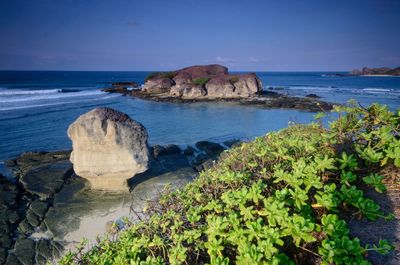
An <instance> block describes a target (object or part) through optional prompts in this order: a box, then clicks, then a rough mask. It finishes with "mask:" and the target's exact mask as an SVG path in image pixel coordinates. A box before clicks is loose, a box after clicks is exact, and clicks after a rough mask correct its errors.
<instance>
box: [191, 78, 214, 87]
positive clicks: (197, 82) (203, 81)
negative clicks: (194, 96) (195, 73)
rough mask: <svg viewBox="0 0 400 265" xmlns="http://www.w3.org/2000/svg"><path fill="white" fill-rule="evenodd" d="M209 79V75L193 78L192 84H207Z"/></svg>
mask: <svg viewBox="0 0 400 265" xmlns="http://www.w3.org/2000/svg"><path fill="white" fill-rule="evenodd" d="M210 79H211V78H209V77H203V78H197V79H195V80H193V84H195V85H196V86H204V85H205V84H207V82H208V81H210Z"/></svg>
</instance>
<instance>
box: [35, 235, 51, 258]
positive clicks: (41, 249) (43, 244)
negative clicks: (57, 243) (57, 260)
mask: <svg viewBox="0 0 400 265" xmlns="http://www.w3.org/2000/svg"><path fill="white" fill-rule="evenodd" d="M52 254H53V250H52V245H51V243H50V241H49V240H47V239H40V240H39V241H38V242H37V243H36V260H38V257H39V259H43V260H48V259H50V258H51V257H52Z"/></svg>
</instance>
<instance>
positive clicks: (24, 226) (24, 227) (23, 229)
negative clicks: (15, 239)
mask: <svg viewBox="0 0 400 265" xmlns="http://www.w3.org/2000/svg"><path fill="white" fill-rule="evenodd" d="M17 229H18V231H19V232H20V233H22V234H24V235H29V234H32V232H33V227H32V226H31V225H30V224H29V222H28V220H27V219H24V220H22V222H20V223H19V225H18V228H17Z"/></svg>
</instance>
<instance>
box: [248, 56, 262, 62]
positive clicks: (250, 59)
mask: <svg viewBox="0 0 400 265" xmlns="http://www.w3.org/2000/svg"><path fill="white" fill-rule="evenodd" d="M249 61H250V62H251V63H259V62H260V61H261V60H260V59H258V58H256V57H249Z"/></svg>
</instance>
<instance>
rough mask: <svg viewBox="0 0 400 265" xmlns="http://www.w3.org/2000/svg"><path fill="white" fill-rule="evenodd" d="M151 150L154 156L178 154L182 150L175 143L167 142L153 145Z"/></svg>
mask: <svg viewBox="0 0 400 265" xmlns="http://www.w3.org/2000/svg"><path fill="white" fill-rule="evenodd" d="M152 150H153V156H154V158H158V157H159V156H165V155H174V154H180V153H181V152H182V150H181V148H180V147H179V146H177V145H176V144H168V145H166V146H161V145H155V146H153V148H152Z"/></svg>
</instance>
